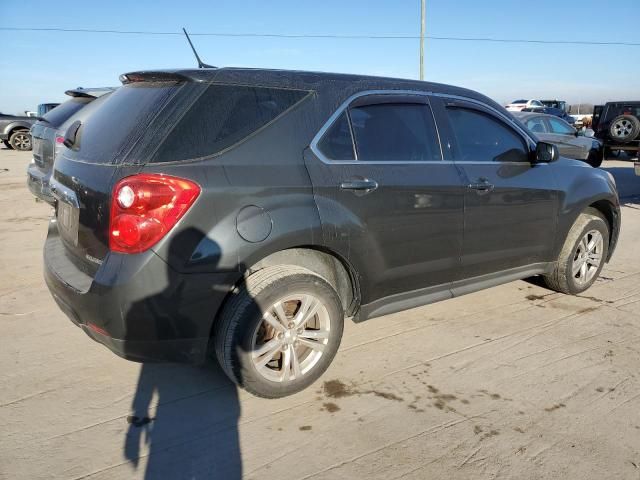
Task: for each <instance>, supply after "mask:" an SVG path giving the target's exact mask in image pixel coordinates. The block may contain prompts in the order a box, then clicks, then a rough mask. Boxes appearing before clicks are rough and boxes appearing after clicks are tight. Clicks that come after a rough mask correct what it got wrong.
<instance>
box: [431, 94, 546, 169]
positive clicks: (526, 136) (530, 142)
mask: <svg viewBox="0 0 640 480" xmlns="http://www.w3.org/2000/svg"><path fill="white" fill-rule="evenodd" d="M431 95H432V96H433V97H439V98H445V99H446V98H451V99H453V100H460V101H463V102H468V103H473V104H475V105H479V106H481V107H484V108H486V109H488V110H490V111H491V112H493V113H494V114H495V115H497V116H498V117H500V119H502V120H503V121H505V122H506V123H507V124H508V125H509V126H511V127H512V128H515V129H516V130H517V132H518V133H520V136H522V137H524V140H525V143H526V144H527V145H528V146H529V147H531V146H535V145H536V143H537V142H536V141H535V140H534V139H533V137H531V135H530V134H529V132H527V131H525V130H523V129H522V127H520V125H518V124H517V123H516V122H515V121H514V120H513V118H510V117H509V116H507V115H505V114H504V113H503V112H501V111H499V110H498V109H496V108H494V107H492V106H491V105H488V104H486V103H484V102H481V101H480V100H476V99H475V98H469V97H463V96H461V95H452V94H448V93H432V94H431ZM516 163H517V162H516Z"/></svg>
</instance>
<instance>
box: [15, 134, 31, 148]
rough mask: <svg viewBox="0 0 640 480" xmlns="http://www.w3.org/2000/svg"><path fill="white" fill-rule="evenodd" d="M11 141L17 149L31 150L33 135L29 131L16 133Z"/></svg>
mask: <svg viewBox="0 0 640 480" xmlns="http://www.w3.org/2000/svg"><path fill="white" fill-rule="evenodd" d="M11 142H12V145H13V148H15V149H16V150H29V148H31V137H30V136H29V134H28V133H16V134H15V135H14V136H13V138H12V141H11Z"/></svg>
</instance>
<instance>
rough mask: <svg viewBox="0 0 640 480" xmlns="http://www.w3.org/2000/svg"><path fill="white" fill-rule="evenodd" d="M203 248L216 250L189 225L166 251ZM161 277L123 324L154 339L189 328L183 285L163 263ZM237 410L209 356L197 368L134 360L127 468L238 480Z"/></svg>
mask: <svg viewBox="0 0 640 480" xmlns="http://www.w3.org/2000/svg"><path fill="white" fill-rule="evenodd" d="M199 247H200V248H199ZM203 248H204V249H205V250H206V251H208V252H215V251H216V249H217V251H219V247H218V245H217V244H216V243H215V242H213V241H212V240H210V239H208V238H207V237H206V236H205V235H204V234H202V233H201V232H199V231H198V230H196V229H193V228H190V229H187V230H186V231H184V232H181V233H180V234H178V235H176V237H175V238H174V240H173V241H172V243H171V245H170V247H169V255H170V257H171V256H174V257H176V258H178V257H180V256H181V255H182V254H183V253H184V252H194V251H196V250H198V251H203V250H202V249H203ZM167 279H168V284H167V285H166V287H165V288H164V289H163V290H162V291H161V292H160V293H158V294H155V295H152V296H149V297H147V298H144V299H142V300H139V301H137V302H135V303H134V304H133V305H132V307H131V308H130V310H129V312H128V314H127V325H132V322H138V324H143V325H144V326H143V327H142V328H146V329H152V330H155V331H152V332H147V333H150V334H155V335H156V336H157V337H158V338H171V337H170V335H171V332H172V331H173V332H185V329H186V331H187V332H188V331H189V327H190V326H189V325H187V324H186V323H185V322H189V321H190V320H189V319H188V318H187V317H186V316H184V315H182V314H181V310H180V306H181V305H184V302H185V301H188V297H189V292H188V289H187V288H186V286H185V285H184V283H183V281H182V279H181V276H180V275H178V274H177V273H176V272H175V271H174V270H173V268H171V267H169V266H168V265H167ZM194 330H195V327H194ZM138 333H139V332H138ZM150 338H153V337H150ZM240 415H241V410H240V403H239V400H238V389H237V387H236V386H235V385H234V384H233V383H232V382H231V381H230V380H229V379H228V378H227V377H226V375H224V373H223V372H222V370H221V369H220V367H219V366H218V364H217V362H215V361H214V360H211V359H209V360H208V361H207V362H206V363H205V364H204V365H202V366H194V365H189V364H177V363H142V365H141V368H140V374H139V377H138V383H137V386H136V391H135V394H134V397H133V401H132V404H131V414H130V415H129V416H127V423H128V428H127V432H126V434H125V441H124V456H125V458H126V459H127V460H128V461H129V464H130V465H131V466H132V467H133V468H134V469H135V470H138V469H139V468H142V467H144V477H143V478H145V479H147V480H156V479H163V480H164V479H178V480H180V479H189V480H197V479H207V480H212V479H224V480H235V479H240V478H242V457H241V452H240V441H239V436H238V421H239V419H240Z"/></svg>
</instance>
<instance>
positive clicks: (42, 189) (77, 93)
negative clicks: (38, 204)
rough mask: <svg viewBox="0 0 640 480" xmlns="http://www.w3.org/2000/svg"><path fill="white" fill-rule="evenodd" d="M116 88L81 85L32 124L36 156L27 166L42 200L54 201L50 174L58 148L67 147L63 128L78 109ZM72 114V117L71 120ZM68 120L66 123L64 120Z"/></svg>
mask: <svg viewBox="0 0 640 480" xmlns="http://www.w3.org/2000/svg"><path fill="white" fill-rule="evenodd" d="M113 90H114V89H113V88H78V89H75V90H67V91H66V92H64V93H65V94H67V95H68V96H70V97H71V98H70V99H69V100H67V101H66V102H64V103H62V104H58V106H57V107H56V108H54V109H53V110H50V111H49V112H48V113H46V114H45V115H44V116H43V117H42V118H41V119H40V120H38V121H37V122H36V123H35V124H34V125H33V126H32V127H31V132H30V133H31V144H32V149H33V159H32V161H31V163H30V164H29V167H28V169H27V185H28V186H29V190H31V193H33V195H35V196H36V198H39V199H41V200H44V201H46V202H48V203H53V202H54V199H53V197H52V196H51V192H50V190H49V178H50V177H51V172H52V170H53V162H54V160H55V156H56V152H57V151H59V150H60V149H62V148H64V145H63V142H64V137H63V132H65V131H66V129H67V127H68V126H69V124H70V123H72V122H73V121H75V120H76V116H77V114H78V112H79V111H80V110H81V109H82V108H83V107H84V106H86V105H88V104H89V103H91V102H93V101H94V100H95V99H96V98H99V97H101V96H103V95H105V94H108V93H111V92H112V91H113ZM70 118H72V119H73V120H71V121H69V119H70ZM65 122H67V123H65Z"/></svg>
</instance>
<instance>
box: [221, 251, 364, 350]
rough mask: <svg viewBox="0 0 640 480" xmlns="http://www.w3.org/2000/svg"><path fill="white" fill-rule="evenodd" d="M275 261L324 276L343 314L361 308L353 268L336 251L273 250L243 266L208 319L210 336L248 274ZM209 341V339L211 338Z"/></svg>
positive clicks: (352, 312) (353, 312)
mask: <svg viewBox="0 0 640 480" xmlns="http://www.w3.org/2000/svg"><path fill="white" fill-rule="evenodd" d="M276 265H292V266H298V267H303V268H306V269H308V270H310V271H312V272H314V273H316V274H318V275H319V276H321V277H322V278H324V279H325V280H326V281H327V282H328V283H329V284H330V285H331V286H332V287H333V288H334V289H335V290H336V292H337V293H338V297H339V298H340V301H341V302H342V306H343V308H344V311H345V316H353V315H356V313H357V311H358V309H359V308H360V288H359V282H358V277H357V274H356V271H355V270H354V269H353V267H352V266H351V265H350V264H349V262H347V260H346V259H344V258H342V257H341V256H340V255H339V254H337V253H336V252H333V251H330V250H328V249H325V248H322V247H319V246H316V245H301V246H297V247H291V248H286V249H283V250H279V251H276V252H272V253H270V254H268V255H266V256H265V257H263V258H261V259H260V260H258V261H255V262H253V263H252V264H251V265H250V266H244V267H243V272H242V276H241V277H240V278H239V279H238V280H237V282H236V283H235V286H234V288H232V289H231V291H230V292H229V293H228V294H227V296H226V297H225V299H224V300H223V302H222V304H221V305H220V308H218V310H217V312H216V314H215V316H214V318H213V319H212V323H211V333H210V337H211V338H213V336H214V332H215V329H216V324H217V323H218V322H219V320H220V315H221V314H222V312H223V311H224V309H225V307H226V306H227V304H228V303H229V301H230V299H231V298H233V296H234V295H236V294H237V292H238V289H239V288H241V287H242V285H243V284H244V282H245V281H246V279H247V277H249V275H251V274H253V273H256V272H258V271H259V270H262V269H264V268H267V267H272V266H276ZM210 345H212V343H211V342H210Z"/></svg>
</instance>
